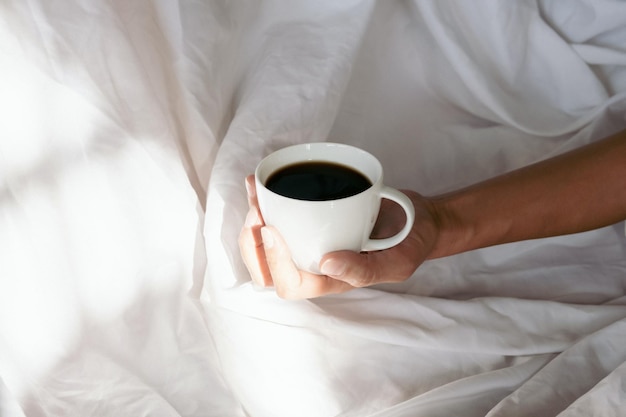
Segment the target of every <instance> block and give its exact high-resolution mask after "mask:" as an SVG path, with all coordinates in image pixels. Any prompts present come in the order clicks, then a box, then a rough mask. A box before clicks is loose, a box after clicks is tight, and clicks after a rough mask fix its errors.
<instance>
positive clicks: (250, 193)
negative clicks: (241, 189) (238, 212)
mask: <svg viewBox="0 0 626 417" xmlns="http://www.w3.org/2000/svg"><path fill="white" fill-rule="evenodd" d="M246 192H247V193H248V197H254V194H255V193H254V187H253V186H252V184H251V183H250V181H248V180H247V179H246Z"/></svg>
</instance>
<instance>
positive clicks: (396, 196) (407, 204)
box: [362, 185, 415, 251]
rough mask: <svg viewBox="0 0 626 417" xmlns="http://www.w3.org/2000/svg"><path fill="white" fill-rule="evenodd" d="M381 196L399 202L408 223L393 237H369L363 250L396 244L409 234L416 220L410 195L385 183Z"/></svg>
mask: <svg viewBox="0 0 626 417" xmlns="http://www.w3.org/2000/svg"><path fill="white" fill-rule="evenodd" d="M380 198H386V199H387V200H391V201H394V202H396V203H397V204H399V205H400V207H402V209H403V210H404V213H405V214H406V224H405V225H404V227H403V228H402V230H400V231H399V232H398V233H397V234H395V235H393V236H391V237H387V238H384V239H368V240H367V241H366V242H365V244H364V245H363V248H362V250H363V251H376V250H383V249H389V248H391V247H393V246H396V245H397V244H399V243H400V242H402V241H403V240H404V239H405V238H406V237H407V236H408V235H409V232H410V231H411V228H412V227H413V222H414V221H415V207H413V202H412V201H411V199H410V198H409V197H407V195H406V194H404V193H402V192H400V191H398V190H396V189H394V188H391V187H387V186H385V185H383V188H382V190H381V191H380Z"/></svg>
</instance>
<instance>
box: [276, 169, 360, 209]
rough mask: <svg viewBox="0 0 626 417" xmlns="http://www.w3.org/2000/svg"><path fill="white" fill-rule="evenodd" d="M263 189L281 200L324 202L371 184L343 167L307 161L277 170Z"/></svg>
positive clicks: (349, 194) (351, 194) (358, 191)
mask: <svg viewBox="0 0 626 417" xmlns="http://www.w3.org/2000/svg"><path fill="white" fill-rule="evenodd" d="M265 186H266V187H267V188H268V189H269V190H271V191H273V192H275V193H276V194H280V195H283V196H285V197H289V198H294V199H297V200H309V201H324V200H337V199H340V198H345V197H350V196H353V195H356V194H359V193H360V192H363V191H365V190H367V189H368V188H369V187H371V186H372V183H371V181H370V180H369V179H368V178H367V177H366V176H365V175H363V174H361V173H360V172H358V171H356V170H354V169H353V168H350V167H347V166H345V165H339V164H335V163H331V162H321V161H310V162H301V163H297V164H293V165H288V166H285V167H283V168H281V169H279V170H278V171H276V172H274V173H273V174H272V175H270V176H269V178H268V179H267V181H266V182H265Z"/></svg>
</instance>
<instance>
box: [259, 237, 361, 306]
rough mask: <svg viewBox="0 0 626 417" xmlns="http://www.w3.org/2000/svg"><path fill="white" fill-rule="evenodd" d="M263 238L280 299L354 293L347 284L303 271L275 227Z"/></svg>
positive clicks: (269, 266) (266, 257)
mask: <svg viewBox="0 0 626 417" xmlns="http://www.w3.org/2000/svg"><path fill="white" fill-rule="evenodd" d="M261 234H262V237H263V247H264V249H265V259H266V260H267V265H268V268H269V271H270V274H271V276H272V280H273V282H274V287H275V289H276V293H277V294H278V296H279V297H281V298H285V299H290V300H295V299H304V298H315V297H320V296H322V295H328V294H336V293H341V292H346V291H348V290H350V289H353V287H352V286H351V285H349V284H348V283H346V282H343V281H338V280H335V279H332V278H330V277H327V276H324V275H315V274H312V273H309V272H306V271H300V270H299V269H298V268H297V267H296V265H295V264H294V263H293V261H292V260H291V255H290V253H289V249H288V248H287V245H286V243H285V241H284V240H283V238H282V237H281V235H280V233H278V232H277V231H276V229H274V228H273V227H271V226H266V227H263V228H262V229H261Z"/></svg>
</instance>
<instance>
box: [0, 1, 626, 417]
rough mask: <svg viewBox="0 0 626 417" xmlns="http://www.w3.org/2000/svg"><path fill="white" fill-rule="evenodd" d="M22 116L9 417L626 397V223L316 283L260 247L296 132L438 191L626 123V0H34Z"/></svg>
mask: <svg viewBox="0 0 626 417" xmlns="http://www.w3.org/2000/svg"><path fill="white" fill-rule="evenodd" d="M0 115H2V116H1V117H0V415H2V416H27V417H31V416H77V417H78V416H80V417H85V416H98V417H104V416H116V417H117V416H163V417H166V416H167V417H174V416H186V417H191V416H198V417H200V416H222V417H238V416H254V417H257V416H268V417H278V416H323V417H326V416H342V417H348V416H358V417H362V416H372V417H375V416H376V417H378V416H385V417H388V416H389V417H391V416H393V417H399V416H429V417H435V416H442V417H443V416H446V417H449V416H456V415H462V416H490V417H495V416H507V417H512V416H529V415H532V416H557V415H558V416H562V417H574V416H590V415H602V416H618V415H624V413H625V411H624V410H626V297H625V294H626V292H625V291H626V237H625V228H624V223H623V222H622V223H619V224H615V225H612V226H609V227H605V228H602V229H598V230H594V231H590V232H586V233H581V234H576V235H571V236H563V237H554V238H547V239H539V240H533V241H525V242H518V243H511V244H506V245H501V246H496V247H491V248H485V249H481V250H476V251H472V252H467V253H463V254H459V255H455V256H451V257H447V258H443V259H438V260H432V261H428V262H426V263H425V264H423V265H422V266H421V267H420V268H419V269H418V270H417V271H416V273H415V274H414V275H413V276H412V277H411V278H410V279H409V280H407V281H406V282H404V283H402V284H393V285H391V284H385V285H379V286H376V287H372V288H364V289H358V290H354V291H352V292H349V293H346V294H342V295H334V296H328V297H322V298H318V299H311V300H303V301H287V300H283V299H281V298H279V297H278V296H277V295H276V294H275V293H274V291H272V290H271V289H259V288H256V287H255V286H253V285H252V284H251V282H250V279H249V276H248V274H247V272H246V268H245V266H244V264H243V263H242V261H241V257H240V255H239V250H238V247H237V236H238V234H239V231H240V229H241V226H242V223H243V220H244V217H245V214H246V211H247V203H246V194H245V188H244V177H245V176H246V175H247V174H249V173H251V172H252V171H253V169H254V167H255V165H256V164H257V163H258V161H259V160H260V159H261V158H262V157H263V156H265V155H267V154H268V153H270V152H272V151H274V150H276V149H279V148H281V147H284V146H287V145H291V144H297V143H304V142H316V141H327V140H328V141H335V142H341V143H348V144H351V145H355V146H359V147H361V148H363V149H366V150H367V151H369V152H371V153H373V154H374V155H376V156H377V157H378V158H379V159H380V160H381V162H382V164H383V166H384V168H385V181H386V183H387V184H389V185H391V186H393V187H395V188H408V189H414V190H417V191H419V192H420V193H422V194H426V195H436V194H439V193H444V192H446V191H450V190H453V189H457V188H459V187H462V186H465V185H469V184H472V183H475V182H477V181H480V180H483V179H486V178H489V177H492V176H494V175H497V174H500V173H503V172H506V171H508V170H511V169H514V168H517V167H520V166H524V165H526V164H529V163H532V162H535V161H538V160H540V159H543V158H547V157H549V156H552V155H556V154H559V153H562V152H564V151H566V150H569V149H573V148H575V147H578V146H580V145H583V144H585V143H589V142H591V141H594V140H597V139H600V138H602V137H605V136H607V135H609V134H611V133H613V132H616V131H619V130H621V129H624V128H626V2H624V1H618V0H576V1H570V2H563V1H556V0H543V1H530V0H518V1H508V2H488V1H480V2H464V1H461V0H456V1H453V0H440V1H434V0H414V1H378V2H376V1H367V0H346V1H341V2H337V1H316V2H309V1H289V2H286V1H265V0H264V1H252V0H250V1H245V0H240V1H231V2H229V1H220V0H209V1H166V0H154V1H148V0H138V1H128V2H127V1H123V0H109V1H89V0H84V1H76V2H66V1H61V0H27V1H22V0H9V1H4V2H1V3H0ZM625 187H626V179H625ZM575 209H576V208H575V207H573V208H572V210H575ZM511 215H515V214H514V213H512V214H511Z"/></svg>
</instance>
